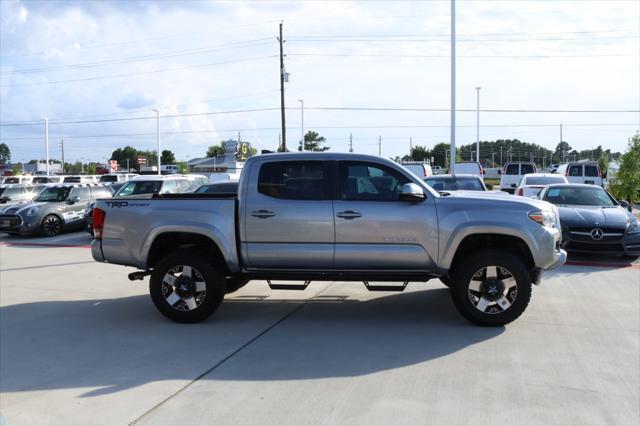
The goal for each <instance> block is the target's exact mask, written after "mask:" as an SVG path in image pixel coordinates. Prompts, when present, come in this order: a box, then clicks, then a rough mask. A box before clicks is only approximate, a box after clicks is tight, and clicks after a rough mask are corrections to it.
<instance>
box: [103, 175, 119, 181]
mask: <svg viewBox="0 0 640 426" xmlns="http://www.w3.org/2000/svg"><path fill="white" fill-rule="evenodd" d="M117 181H118V176H117V175H102V176H100V182H117Z"/></svg>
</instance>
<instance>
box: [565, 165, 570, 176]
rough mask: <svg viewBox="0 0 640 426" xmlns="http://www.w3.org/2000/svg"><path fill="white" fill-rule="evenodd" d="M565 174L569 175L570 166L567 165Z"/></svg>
mask: <svg viewBox="0 0 640 426" xmlns="http://www.w3.org/2000/svg"><path fill="white" fill-rule="evenodd" d="M564 175H565V176H569V167H567V170H565V171H564Z"/></svg>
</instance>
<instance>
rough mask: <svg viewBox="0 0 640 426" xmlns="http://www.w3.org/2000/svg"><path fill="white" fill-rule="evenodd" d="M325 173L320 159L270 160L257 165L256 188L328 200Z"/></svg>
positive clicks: (285, 196)
mask: <svg viewBox="0 0 640 426" xmlns="http://www.w3.org/2000/svg"><path fill="white" fill-rule="evenodd" d="M327 177H328V174H327V167H326V165H325V163H323V162H322V161H274V162H271V163H265V164H263V165H262V166H261V167H260V173H259V175H258V192H259V193H260V194H263V195H266V196H268V197H272V198H280V199H286V200H328V199H330V198H331V191H330V185H329V184H328V183H329V181H328V179H327Z"/></svg>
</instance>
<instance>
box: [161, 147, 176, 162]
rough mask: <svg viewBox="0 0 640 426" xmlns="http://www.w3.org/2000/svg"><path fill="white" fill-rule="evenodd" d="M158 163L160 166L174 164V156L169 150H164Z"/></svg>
mask: <svg viewBox="0 0 640 426" xmlns="http://www.w3.org/2000/svg"><path fill="white" fill-rule="evenodd" d="M160 162H161V163H162V164H174V163H175V162H176V156H175V155H174V154H173V152H171V151H170V150H168V149H165V150H163V151H162V155H161V156H160Z"/></svg>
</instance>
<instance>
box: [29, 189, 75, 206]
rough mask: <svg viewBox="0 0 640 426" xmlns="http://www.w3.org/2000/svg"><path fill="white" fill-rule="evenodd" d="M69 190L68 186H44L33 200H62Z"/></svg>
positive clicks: (65, 197)
mask: <svg viewBox="0 0 640 426" xmlns="http://www.w3.org/2000/svg"><path fill="white" fill-rule="evenodd" d="M69 192H71V187H70V186H57V187H53V188H45V189H43V190H42V192H40V193H39V194H38V196H37V197H35V198H34V199H33V201H40V202H50V201H64V200H66V199H67V196H68V195H69Z"/></svg>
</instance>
